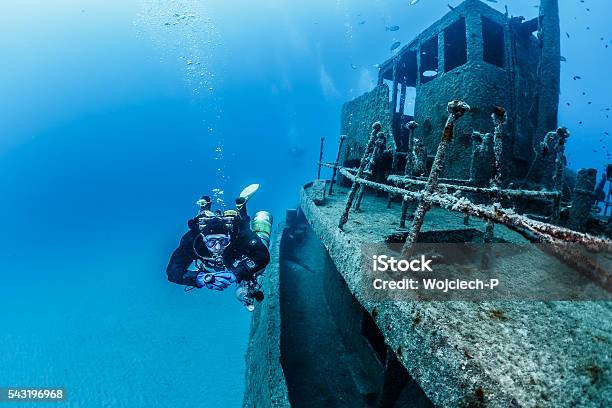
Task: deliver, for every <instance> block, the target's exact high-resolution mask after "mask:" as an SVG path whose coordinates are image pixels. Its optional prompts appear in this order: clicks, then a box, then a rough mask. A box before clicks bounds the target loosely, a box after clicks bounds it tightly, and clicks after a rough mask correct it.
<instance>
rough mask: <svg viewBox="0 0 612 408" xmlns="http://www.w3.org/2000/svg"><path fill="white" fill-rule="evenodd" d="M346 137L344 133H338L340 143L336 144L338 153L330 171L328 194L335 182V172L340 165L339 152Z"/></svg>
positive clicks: (330, 192) (330, 193)
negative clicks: (331, 171)
mask: <svg viewBox="0 0 612 408" xmlns="http://www.w3.org/2000/svg"><path fill="white" fill-rule="evenodd" d="M344 139H346V135H340V143H339V144H338V154H337V155H336V163H335V164H334V171H333V173H332V178H331V181H330V182H329V195H332V189H333V188H334V183H335V182H336V174H337V173H338V166H339V165H340V154H341V153H342V144H343V143H344Z"/></svg>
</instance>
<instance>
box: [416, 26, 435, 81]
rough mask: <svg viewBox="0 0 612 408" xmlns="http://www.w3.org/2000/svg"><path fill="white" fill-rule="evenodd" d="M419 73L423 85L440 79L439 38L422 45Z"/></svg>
mask: <svg viewBox="0 0 612 408" xmlns="http://www.w3.org/2000/svg"><path fill="white" fill-rule="evenodd" d="M419 73H420V75H421V83H422V84H424V83H427V82H429V81H432V80H434V79H436V78H437V77H438V37H437V36H436V37H433V38H430V39H429V40H427V41H425V42H424V43H423V44H422V45H421V64H420V69H419Z"/></svg>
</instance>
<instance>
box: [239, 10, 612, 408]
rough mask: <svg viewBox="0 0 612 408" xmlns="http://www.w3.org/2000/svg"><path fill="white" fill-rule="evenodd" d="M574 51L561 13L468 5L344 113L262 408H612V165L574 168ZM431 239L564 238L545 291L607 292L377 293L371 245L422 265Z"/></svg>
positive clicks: (272, 355) (261, 331)
mask: <svg viewBox="0 0 612 408" xmlns="http://www.w3.org/2000/svg"><path fill="white" fill-rule="evenodd" d="M559 49H560V47H559V18H558V6H557V2H556V1H552V0H542V2H541V6H540V13H539V15H538V16H536V17H535V18H533V19H530V20H526V19H524V18H522V17H511V16H509V15H508V13H507V12H506V13H505V14H503V13H500V12H498V11H496V10H494V9H492V8H491V7H489V6H487V5H486V4H485V3H483V2H481V1H479V0H467V1H465V2H463V3H462V4H461V5H460V6H458V7H456V8H454V9H453V10H451V11H450V12H449V13H448V14H446V15H445V16H443V17H442V18H441V19H440V20H438V21H437V22H436V23H434V24H433V25H432V26H431V27H429V28H428V29H426V30H425V31H424V32H423V33H421V34H420V35H418V36H417V37H416V38H415V39H414V40H413V41H411V42H410V43H408V44H407V45H406V46H405V47H403V48H401V49H399V50H398V52H397V53H396V55H395V56H394V57H393V58H391V59H390V60H388V61H386V62H384V63H383V64H381V66H380V74H379V81H378V85H377V86H376V87H375V88H374V89H373V90H371V91H370V92H367V93H366V94H364V95H362V96H360V97H358V98H356V99H354V100H353V101H350V102H347V103H345V104H344V106H343V108H342V115H341V136H340V137H339V139H338V149H337V151H334V152H333V156H334V157H335V161H333V162H325V161H323V157H324V154H323V153H324V152H323V140H321V159H320V161H319V163H318V173H317V179H316V180H314V181H312V182H311V183H308V184H306V185H305V186H304V187H303V188H302V190H301V193H300V204H299V207H297V208H295V209H290V210H288V211H287V215H286V220H285V221H284V223H281V224H280V225H278V226H276V229H277V233H276V236H275V239H274V240H273V242H272V244H271V247H270V248H271V255H272V259H273V260H275V261H274V262H272V263H271V265H270V266H269V267H268V269H267V271H266V273H265V275H264V276H263V277H262V279H263V282H262V284H263V287H264V288H265V292H266V296H265V299H264V300H263V302H261V303H260V304H258V307H257V308H256V310H255V311H254V312H253V317H252V323H251V334H250V339H249V347H248V353H247V357H246V363H247V372H246V389H245V395H244V406H245V407H258V408H259V407H289V406H293V407H321V406H330V407H362V406H363V407H432V406H439V407H575V406H580V407H603V406H609V405H610V404H611V403H612V383H611V375H612V373H611V364H612V303H610V300H611V299H612V298H611V297H610V291H611V289H612V280H611V275H612V268H610V267H609V265H610V263H606V262H609V261H611V259H610V257H609V254H610V252H611V250H612V240H611V239H610V238H611V237H612V226H611V224H610V220H609V219H605V215H606V213H605V211H604V213H603V216H602V215H601V214H597V213H596V212H595V211H594V207H593V204H594V202H595V201H594V195H593V193H594V190H595V187H596V186H595V184H596V171H595V170H594V169H580V170H578V171H577V172H573V171H571V170H569V169H568V168H567V167H566V162H565V156H564V152H565V146H566V144H567V143H570V142H571V137H570V131H569V130H568V129H566V128H564V127H559V126H558V123H557V107H558V95H559V70H560V66H559V61H560V52H559ZM407 101H408V102H407ZM410 101H412V102H413V103H410ZM322 174H327V175H329V178H328V179H323V178H321V175H322ZM606 209H607V208H606ZM423 242H426V243H427V242H429V243H475V244H491V243H512V244H517V245H519V244H520V245H533V244H545V245H546V246H547V250H546V251H542V252H541V256H540V257H541V258H546V259H549V260H550V262H554V265H555V267H554V268H551V269H550V270H545V271H544V272H542V274H541V275H540V276H538V277H537V279H538V280H547V279H553V280H554V279H566V280H567V281H569V282H571V285H570V289H572V288H574V287H576V288H577V287H580V288H586V287H588V288H589V290H591V292H590V293H592V294H596V295H595V296H593V299H589V300H584V299H580V300H582V301H571V300H575V299H576V298H574V297H573V294H572V293H570V294H566V295H564V297H563V298H560V299H554V300H548V299H542V300H537V299H536V300H524V299H518V298H517V299H504V300H500V299H498V300H490V301H477V302H476V301H466V300H461V301H419V300H408V301H389V300H377V299H373V298H371V297H370V296H368V295H367V293H365V292H364V290H363V286H362V285H361V281H362V277H361V275H362V269H361V264H362V258H363V256H364V253H363V246H364V244H382V245H385V244H388V243H395V244H397V245H400V246H401V251H402V253H410V251H412V250H413V249H414V247H415V245H418V244H419V243H423ZM593 252H597V253H598V254H600V256H599V257H598V258H597V259H595V260H594V259H593V258H592V257H589V256H585V254H588V253H593ZM601 254H603V255H601ZM519 256H523V255H521V254H515V253H509V254H506V255H504V256H503V257H501V258H500V259H497V260H496V262H499V263H500V264H502V265H505V266H504V268H506V270H508V271H509V274H511V275H513V276H525V277H526V278H529V277H530V276H529V273H530V272H529V270H523V269H520V268H516V267H515V266H514V265H516V262H514V261H515V260H516V258H515V257H519ZM538 259H539V258H538ZM602 259H603V261H602ZM532 260H533V258H532ZM530 278H533V276H531V277H530Z"/></svg>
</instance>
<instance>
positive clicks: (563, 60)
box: [559, 55, 567, 62]
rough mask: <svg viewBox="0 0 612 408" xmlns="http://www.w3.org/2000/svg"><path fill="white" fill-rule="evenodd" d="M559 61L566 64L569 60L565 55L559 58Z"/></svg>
mask: <svg viewBox="0 0 612 408" xmlns="http://www.w3.org/2000/svg"><path fill="white" fill-rule="evenodd" d="M559 59H560V60H561V62H565V61H567V58H565V57H564V56H563V55H562V56H560V57H559Z"/></svg>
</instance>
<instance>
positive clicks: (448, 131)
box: [402, 101, 470, 257]
mask: <svg viewBox="0 0 612 408" xmlns="http://www.w3.org/2000/svg"><path fill="white" fill-rule="evenodd" d="M447 110H448V119H447V120H446V125H445V126H444V131H443V133H442V138H441V140H440V144H439V145H438V151H437V153H436V157H435V159H434V162H433V165H432V166H431V171H430V172H429V178H428V179H427V184H426V185H425V188H424V189H423V192H422V196H421V198H420V199H419V205H418V206H417V209H416V212H415V214H414V219H413V220H412V227H411V228H410V231H408V236H407V237H406V242H405V243H404V246H403V247H402V255H403V256H404V257H405V256H408V255H409V254H410V252H411V250H412V246H413V245H414V243H415V242H416V240H417V237H418V235H419V232H420V231H421V227H422V226H423V221H424V219H425V214H427V211H429V208H430V206H431V204H430V203H429V201H428V199H429V197H428V196H430V195H432V194H434V193H435V192H436V190H437V188H438V179H439V178H440V174H442V168H443V167H444V159H445V157H446V150H447V148H448V145H449V144H450V143H451V141H452V140H453V130H454V129H455V122H456V121H457V120H458V119H459V118H460V117H462V116H463V115H464V114H465V113H466V112H468V111H469V110H470V106H469V105H468V104H467V103H465V102H461V101H451V102H449V103H448V106H447Z"/></svg>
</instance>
